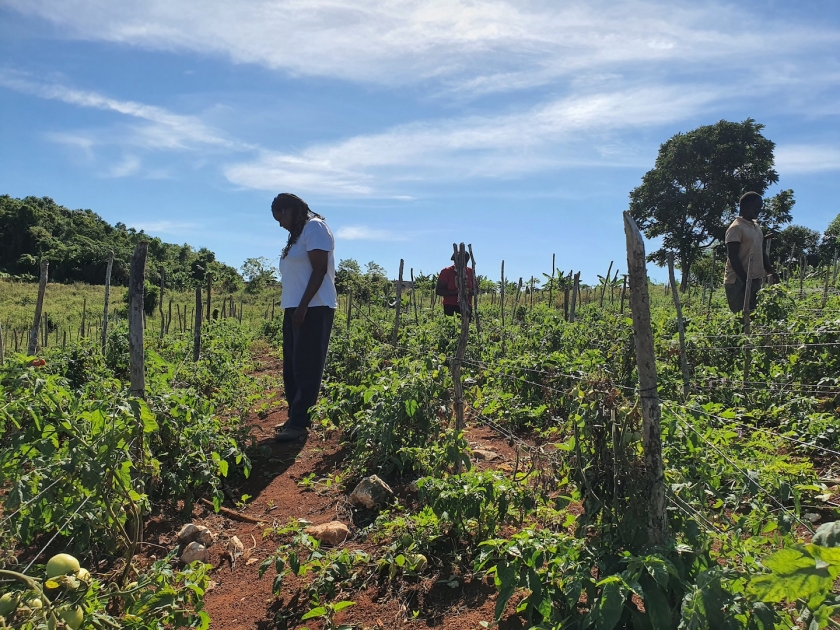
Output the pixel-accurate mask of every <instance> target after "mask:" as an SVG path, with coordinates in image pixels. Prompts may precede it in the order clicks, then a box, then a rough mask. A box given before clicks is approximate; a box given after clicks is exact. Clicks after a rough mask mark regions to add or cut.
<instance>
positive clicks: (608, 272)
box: [598, 260, 615, 308]
mask: <svg viewBox="0 0 840 630" xmlns="http://www.w3.org/2000/svg"><path fill="white" fill-rule="evenodd" d="M614 262H615V261H614V260H611V261H610V267H609V269H607V275H606V276H604V288H603V289H601V302H600V304H599V305H598V308H604V296H605V295H606V293H607V284H608V283H609V281H610V274H612V266H613V263H614Z"/></svg>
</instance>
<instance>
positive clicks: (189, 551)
mask: <svg viewBox="0 0 840 630" xmlns="http://www.w3.org/2000/svg"><path fill="white" fill-rule="evenodd" d="M209 559H210V553H209V552H208V551H207V547H205V546H204V545H202V544H201V543H197V542H195V541H193V542H191V543H190V544H189V545H187V548H186V549H184V553H182V554H181V562H183V563H184V564H190V563H192V562H195V561H196V560H198V561H199V562H207V561H208V560H209Z"/></svg>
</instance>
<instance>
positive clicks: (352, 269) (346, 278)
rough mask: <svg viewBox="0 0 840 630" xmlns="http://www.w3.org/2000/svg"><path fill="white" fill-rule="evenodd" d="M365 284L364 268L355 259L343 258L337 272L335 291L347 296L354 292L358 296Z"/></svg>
mask: <svg viewBox="0 0 840 630" xmlns="http://www.w3.org/2000/svg"><path fill="white" fill-rule="evenodd" d="M362 283H363V280H362V268H361V267H360V266H359V263H358V262H356V260H354V259H353V258H343V259H342V260H340V261H339V263H338V267H337V268H336V270H335V289H336V291H337V292H338V293H341V294H345V295H346V294H347V293H348V292H349V291H350V290H352V291H353V292H354V293H356V295H358V293H359V289H360V288H361V286H362Z"/></svg>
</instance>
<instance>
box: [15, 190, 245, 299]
mask: <svg viewBox="0 0 840 630" xmlns="http://www.w3.org/2000/svg"><path fill="white" fill-rule="evenodd" d="M140 241H148V242H149V253H148V257H147V262H146V278H147V280H149V281H150V282H151V283H152V284H159V283H160V270H161V269H163V273H164V274H165V276H166V286H167V287H169V288H171V289H175V290H184V289H187V288H189V287H192V286H195V285H196V284H198V283H202V282H203V281H204V280H205V277H206V274H207V273H208V272H210V273H212V274H213V282H214V284H215V285H216V286H220V287H221V288H222V289H223V290H228V291H235V290H237V289H239V288H241V287H242V284H243V278H242V276H240V274H239V272H238V271H237V270H236V269H235V268H233V267H231V266H229V265H225V264H224V263H221V262H219V261H217V260H216V255H215V254H214V253H213V252H212V251H210V250H209V249H207V248H206V247H202V248H199V249H194V248H193V247H192V246H190V245H187V244H184V245H176V244H173V243H164V242H163V241H162V240H161V239H160V238H157V237H152V236H149V235H148V234H146V233H145V232H144V231H143V230H140V231H137V230H135V229H134V228H131V227H126V225H125V224H123V223H117V224H116V225H111V224H109V223H108V222H107V221H105V220H104V219H102V217H100V216H99V215H98V214H96V213H95V212H93V211H91V210H70V209H68V208H65V207H64V206H60V205H58V204H57V203H55V201H53V200H52V199H50V198H49V197H41V198H39V197H26V198H24V199H15V198H13V197H11V196H9V195H2V196H0V243H2V244H3V245H2V247H0V274H3V275H7V276H13V277H17V278H21V279H23V280H35V279H36V278H37V276H38V274H39V263H40V260H41V259H46V260H48V261H49V263H50V270H49V275H50V281H51V282H85V283H88V284H104V282H105V273H106V269H107V264H108V253H109V252H110V251H113V252H114V265H113V269H112V271H111V282H112V283H114V284H117V285H127V284H128V274H129V266H130V263H131V256H132V254H133V253H134V247H135V246H136V245H137V243H138V242H140Z"/></svg>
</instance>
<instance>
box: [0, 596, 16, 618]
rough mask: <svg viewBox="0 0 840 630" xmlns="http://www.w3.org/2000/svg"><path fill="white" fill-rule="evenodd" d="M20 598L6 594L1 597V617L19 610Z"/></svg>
mask: <svg viewBox="0 0 840 630" xmlns="http://www.w3.org/2000/svg"><path fill="white" fill-rule="evenodd" d="M19 601H20V598H19V597H18V596H17V595H16V594H15V593H6V594H5V595H3V596H2V597H0V616H3V617H5V616H6V615H8V614H9V613H12V612H14V611H15V609H17V607H18V602H19Z"/></svg>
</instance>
